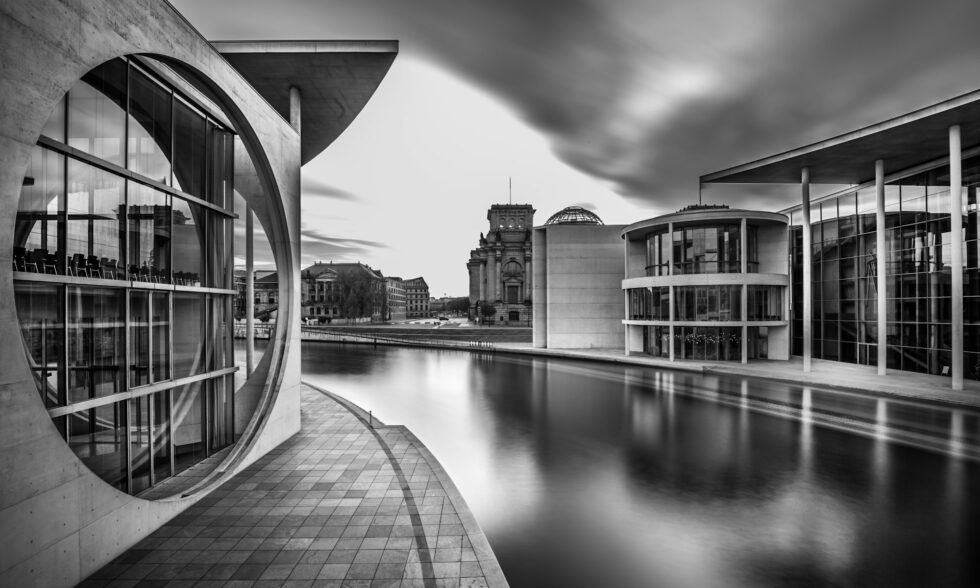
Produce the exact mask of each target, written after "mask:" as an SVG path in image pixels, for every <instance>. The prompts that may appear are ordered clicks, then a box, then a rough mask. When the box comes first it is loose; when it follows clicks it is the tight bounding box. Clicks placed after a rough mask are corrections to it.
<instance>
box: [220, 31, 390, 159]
mask: <svg viewBox="0 0 980 588" xmlns="http://www.w3.org/2000/svg"><path fill="white" fill-rule="evenodd" d="M212 45H213V46H214V48H215V49H217V50H218V51H219V52H220V53H221V54H222V55H224V57H225V59H227V60H228V61H229V62H230V63H231V64H232V65H233V66H234V67H235V68H236V69H237V70H238V71H240V72H241V74H242V75H243V76H244V77H245V79H246V80H248V82H249V83H250V84H251V85H252V86H253V87H254V88H255V89H256V90H258V92H259V93H260V94H261V95H262V96H263V97H264V98H265V99H266V100H267V101H268V102H269V104H270V105H272V107H273V108H275V109H276V110H277V111H279V114H281V115H282V116H283V118H285V119H286V120H287V121H288V120H289V88H290V87H291V86H295V87H297V88H299V90H300V93H301V96H302V99H301V103H300V109H301V123H300V126H301V131H302V132H301V152H302V162H303V164H306V163H307V162H309V161H310V160H311V159H313V158H314V157H316V156H317V155H319V154H320V152H322V151H323V150H324V149H326V148H327V146H328V145H330V143H332V142H333V140H334V139H336V138H337V137H338V136H339V135H340V133H342V132H343V131H344V129H346V128H347V126H348V125H350V123H351V122H352V121H353V120H354V117H356V116H357V114H358V113H359V112H360V111H361V109H362V108H364V105H365V104H366V103H367V101H368V99H370V98H371V95H372V94H374V91H375V90H376V89H377V87H378V85H379V84H380V83H381V80H382V79H383V78H384V77H385V74H387V73H388V69H389V68H390V67H391V64H392V62H393V61H394V60H395V56H396V55H397V54H398V41H215V42H213V43H212Z"/></svg>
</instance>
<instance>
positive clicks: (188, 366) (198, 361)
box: [173, 292, 207, 379]
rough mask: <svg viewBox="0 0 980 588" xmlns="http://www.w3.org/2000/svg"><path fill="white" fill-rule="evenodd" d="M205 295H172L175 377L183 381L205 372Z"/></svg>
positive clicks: (176, 293)
mask: <svg viewBox="0 0 980 588" xmlns="http://www.w3.org/2000/svg"><path fill="white" fill-rule="evenodd" d="M204 296H205V295H204V294H195V293H190V292H175V293H174V347H173V350H174V351H173V352H174V374H173V377H174V378H175V379H176V378H183V377H186V376H193V375H195V374H200V373H202V372H204V371H205V370H204V365H203V359H204V341H205V327H206V326H207V320H206V319H205V316H204V308H205V305H204Z"/></svg>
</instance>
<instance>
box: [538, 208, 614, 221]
mask: <svg viewBox="0 0 980 588" xmlns="http://www.w3.org/2000/svg"><path fill="white" fill-rule="evenodd" d="M544 224H546V225H601V224H603V222H602V219H601V218H599V217H598V216H597V215H596V214H595V213H594V212H592V211H591V210H586V209H584V208H582V207H581V206H568V207H566V208H563V209H561V210H559V211H558V212H556V213H555V214H553V215H551V217H550V218H548V220H547V222H545V223H544Z"/></svg>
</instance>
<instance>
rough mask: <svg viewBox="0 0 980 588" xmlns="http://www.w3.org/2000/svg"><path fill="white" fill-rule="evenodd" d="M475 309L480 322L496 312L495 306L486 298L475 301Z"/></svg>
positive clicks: (491, 316)
mask: <svg viewBox="0 0 980 588" xmlns="http://www.w3.org/2000/svg"><path fill="white" fill-rule="evenodd" d="M476 311H477V314H478V315H480V319H481V320H480V322H483V321H484V320H489V319H491V318H493V316H494V315H495V314H497V307H495V306H494V305H493V304H491V303H489V302H487V301H486V300H480V301H479V302H477V303H476Z"/></svg>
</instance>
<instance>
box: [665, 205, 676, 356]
mask: <svg viewBox="0 0 980 588" xmlns="http://www.w3.org/2000/svg"><path fill="white" fill-rule="evenodd" d="M667 235H668V239H667V243H668V247H667V249H668V251H669V253H668V255H669V257H668V259H669V260H670V265H668V266H667V275H668V276H672V275H674V223H667ZM670 296H671V301H673V299H674V298H673V296H674V290H673V288H671V290H670ZM671 304H673V302H671ZM670 310H671V312H673V311H674V308H673V306H672V307H671V309H670ZM671 316H674V315H671ZM670 341H671V345H673V344H674V343H673V341H674V338H673V337H671V338H670ZM670 359H674V355H673V354H671V356H670Z"/></svg>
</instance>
